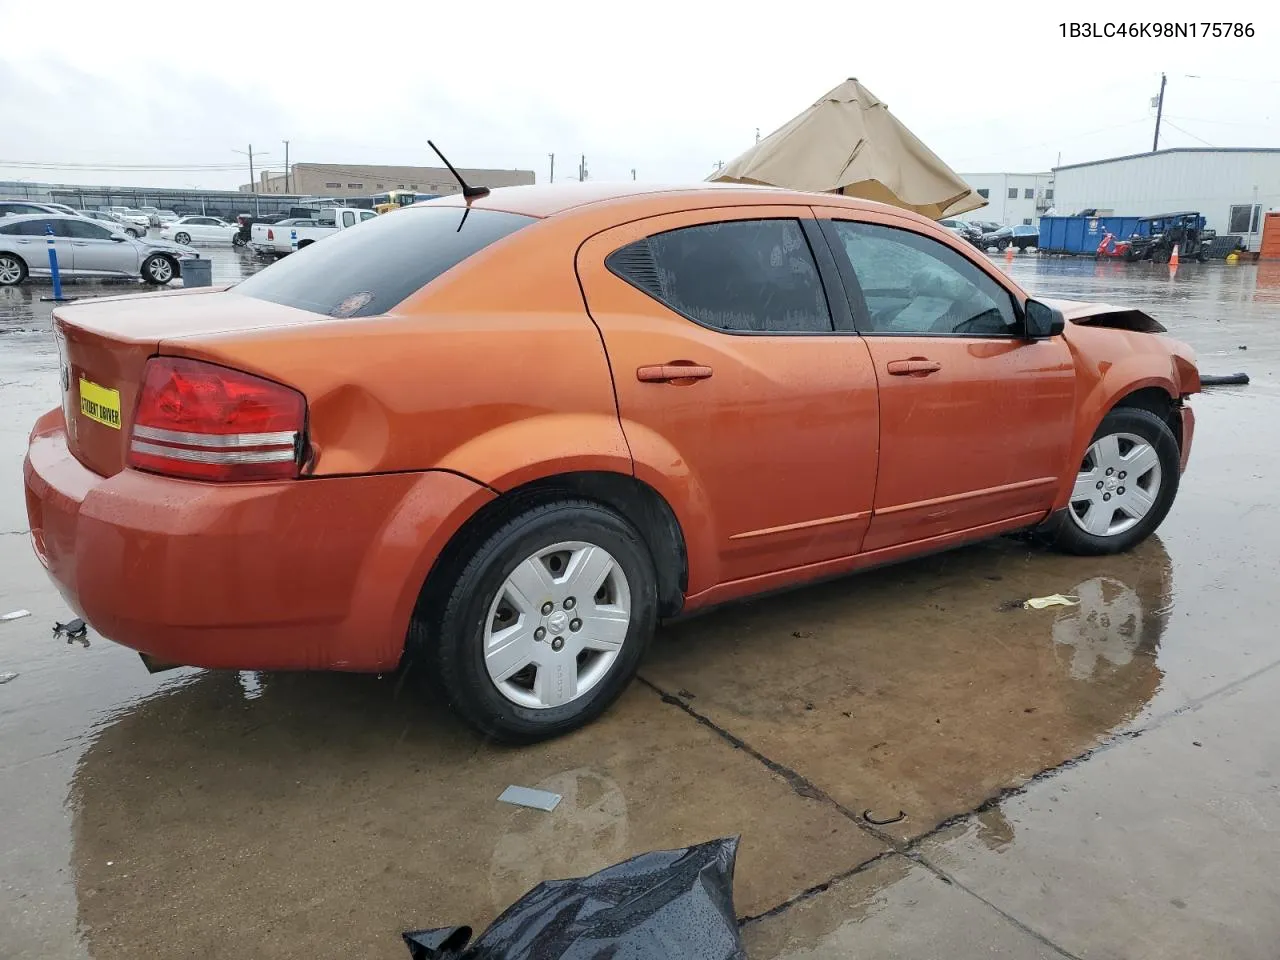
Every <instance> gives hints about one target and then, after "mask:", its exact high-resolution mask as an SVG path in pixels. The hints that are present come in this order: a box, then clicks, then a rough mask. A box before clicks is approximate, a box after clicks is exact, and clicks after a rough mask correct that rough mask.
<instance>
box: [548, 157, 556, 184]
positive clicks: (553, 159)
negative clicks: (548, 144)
mask: <svg viewBox="0 0 1280 960" xmlns="http://www.w3.org/2000/svg"><path fill="white" fill-rule="evenodd" d="M547 156H548V157H550V158H551V179H550V180H549V181H548V182H549V183H555V182H556V155H555V154H554V153H548V154H547Z"/></svg>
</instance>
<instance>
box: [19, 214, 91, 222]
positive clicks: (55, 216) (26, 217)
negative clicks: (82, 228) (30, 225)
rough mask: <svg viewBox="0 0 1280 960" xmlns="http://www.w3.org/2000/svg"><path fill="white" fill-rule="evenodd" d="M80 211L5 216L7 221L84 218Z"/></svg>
mask: <svg viewBox="0 0 1280 960" xmlns="http://www.w3.org/2000/svg"><path fill="white" fill-rule="evenodd" d="M83 219H85V218H84V217H82V216H80V215H79V214H78V213H74V214H73V213H17V214H13V215H12V216H8V217H5V218H4V222H5V223H21V222H22V221H24V220H83Z"/></svg>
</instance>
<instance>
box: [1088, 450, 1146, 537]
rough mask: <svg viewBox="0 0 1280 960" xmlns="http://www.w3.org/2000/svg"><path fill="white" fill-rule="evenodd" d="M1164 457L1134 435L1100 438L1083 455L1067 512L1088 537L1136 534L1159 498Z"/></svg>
mask: <svg viewBox="0 0 1280 960" xmlns="http://www.w3.org/2000/svg"><path fill="white" fill-rule="evenodd" d="M1160 482H1161V470H1160V457H1159V455H1158V454H1157V453H1156V450H1155V447H1153V446H1152V445H1151V444H1150V443H1149V442H1147V441H1146V440H1144V439H1143V438H1142V437H1140V436H1138V435H1137V434H1133V433H1112V434H1108V435H1107V436H1105V437H1100V438H1098V439H1097V440H1095V441H1094V442H1093V444H1092V445H1091V446H1090V447H1089V449H1088V450H1087V451H1086V452H1085V455H1084V461H1083V462H1082V463H1081V465H1080V472H1079V473H1077V474H1076V482H1075V487H1074V488H1073V489H1072V491H1071V505H1070V508H1069V509H1068V512H1069V513H1070V514H1071V519H1072V520H1073V521H1074V522H1075V524H1076V525H1077V526H1078V527H1080V529H1081V530H1083V531H1084V532H1085V533H1088V534H1092V535H1093V536H1095V537H1113V536H1116V535H1117V534H1121V533H1124V532H1125V531H1127V530H1130V529H1132V528H1133V527H1134V526H1136V525H1137V524H1138V523H1140V522H1141V521H1142V518H1143V517H1145V516H1146V515H1147V514H1148V513H1150V512H1151V509H1152V508H1153V507H1154V506H1155V503H1156V500H1157V499H1158V498H1159V496H1160Z"/></svg>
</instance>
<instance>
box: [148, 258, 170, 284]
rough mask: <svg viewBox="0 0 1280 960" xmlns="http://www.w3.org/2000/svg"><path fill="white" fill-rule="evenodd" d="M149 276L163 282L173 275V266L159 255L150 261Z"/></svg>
mask: <svg viewBox="0 0 1280 960" xmlns="http://www.w3.org/2000/svg"><path fill="white" fill-rule="evenodd" d="M151 276H153V277H154V278H155V279H157V280H159V281H160V282H161V283H164V282H165V281H167V280H170V279H172V277H173V267H171V266H169V261H168V260H166V259H165V258H164V257H159V258H158V259H156V260H153V261H151Z"/></svg>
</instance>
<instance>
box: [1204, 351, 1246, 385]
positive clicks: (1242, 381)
mask: <svg viewBox="0 0 1280 960" xmlns="http://www.w3.org/2000/svg"><path fill="white" fill-rule="evenodd" d="M1240 349H1241V350H1243V349H1244V347H1241V348H1240ZM1248 383H1249V375H1248V374H1247V373H1224V374H1220V375H1215V374H1211V373H1204V374H1201V375H1200V386H1202V387H1243V386H1248Z"/></svg>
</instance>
